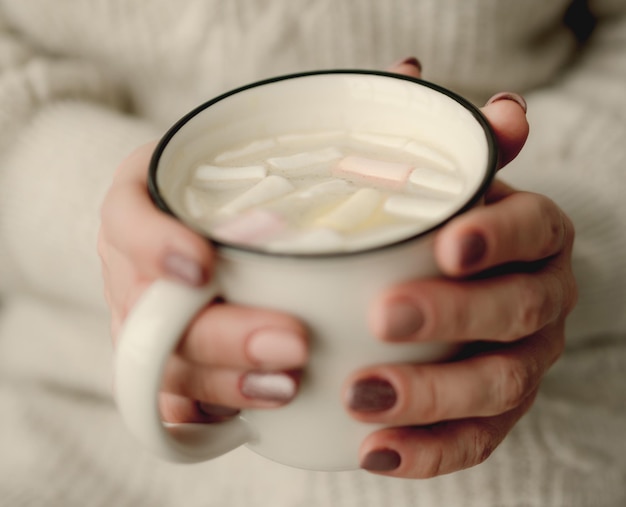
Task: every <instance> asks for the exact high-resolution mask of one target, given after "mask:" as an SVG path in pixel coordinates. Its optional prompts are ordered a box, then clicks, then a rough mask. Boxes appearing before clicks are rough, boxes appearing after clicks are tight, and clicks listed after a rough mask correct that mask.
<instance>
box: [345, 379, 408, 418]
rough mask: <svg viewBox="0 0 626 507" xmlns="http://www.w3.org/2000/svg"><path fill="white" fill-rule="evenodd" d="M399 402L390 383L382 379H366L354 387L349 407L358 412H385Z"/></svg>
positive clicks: (351, 391)
mask: <svg viewBox="0 0 626 507" xmlns="http://www.w3.org/2000/svg"><path fill="white" fill-rule="evenodd" d="M397 400H398V396H397V394H396V390H395V389H394V388H393V386H392V385H391V384H390V383H389V382H387V381H386V380H384V379H381V378H366V379H363V380H359V381H358V382H356V383H355V384H354V385H353V386H352V389H351V390H350V397H349V405H350V408H351V409H352V410H354V411H356V412H384V411H385V410H389V409H390V408H391V407H393V406H394V405H395V404H396V401H397Z"/></svg>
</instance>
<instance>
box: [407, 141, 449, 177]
mask: <svg viewBox="0 0 626 507" xmlns="http://www.w3.org/2000/svg"><path fill="white" fill-rule="evenodd" d="M404 151H406V152H407V153H410V154H411V155H414V156H416V157H418V158H419V159H421V160H423V161H424V162H427V163H430V164H433V165H435V166H437V167H439V168H441V169H444V170H445V171H449V172H455V171H456V165H455V164H454V162H452V160H450V159H449V158H448V157H446V156H445V155H444V154H442V153H441V152H439V151H437V150H435V149H434V148H430V147H428V146H426V145H425V144H422V143H419V142H417V141H410V142H409V143H408V144H407V145H406V146H405V147H404Z"/></svg>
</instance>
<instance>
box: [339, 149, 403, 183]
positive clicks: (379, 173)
mask: <svg viewBox="0 0 626 507" xmlns="http://www.w3.org/2000/svg"><path fill="white" fill-rule="evenodd" d="M412 170H413V167H412V166H411V165H410V164H403V163H399V162H386V161H383V160H375V159H371V158H365V157H358V156H352V155H351V156H347V157H344V158H343V159H341V160H340V161H339V163H338V164H337V165H336V166H335V167H334V168H333V175H334V176H343V177H345V178H349V179H354V178H360V179H366V180H370V181H371V183H372V184H373V185H377V186H380V187H388V188H399V187H401V186H403V185H404V184H405V183H406V181H407V180H408V178H409V174H410V173H411V171H412Z"/></svg>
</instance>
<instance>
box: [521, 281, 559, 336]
mask: <svg viewBox="0 0 626 507" xmlns="http://www.w3.org/2000/svg"><path fill="white" fill-rule="evenodd" d="M517 288H518V300H517V324H518V326H519V328H520V329H519V331H518V333H517V336H524V335H526V334H530V333H532V332H534V331H536V330H537V329H540V328H541V327H543V325H544V324H545V323H546V322H548V321H549V320H550V319H551V317H552V313H553V309H552V306H553V305H552V304H551V302H550V300H549V297H548V294H547V292H546V291H545V289H544V288H543V287H541V286H539V284H537V283H536V282H535V281H534V280H533V279H532V278H531V277H528V276H520V277H519V278H518V280H517Z"/></svg>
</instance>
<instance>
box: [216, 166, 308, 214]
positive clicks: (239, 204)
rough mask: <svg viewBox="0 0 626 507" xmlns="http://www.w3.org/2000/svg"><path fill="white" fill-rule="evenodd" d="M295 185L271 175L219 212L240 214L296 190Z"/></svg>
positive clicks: (280, 177)
mask: <svg viewBox="0 0 626 507" xmlns="http://www.w3.org/2000/svg"><path fill="white" fill-rule="evenodd" d="M294 188H295V187H294V186H293V184H292V183H291V182H290V181H289V180H287V179H286V178H283V177H282V176H276V175H271V176H268V177H267V178H264V179H262V180H261V181H259V182H258V183H257V184H256V185H254V186H253V187H251V188H249V189H248V190H246V191H245V192H243V193H242V194H240V195H238V196H237V197H235V198H234V199H233V200H232V201H230V202H228V203H226V204H225V205H224V206H222V207H221V208H220V209H219V210H217V212H218V213H220V214H233V213H238V212H240V211H242V210H245V209H247V208H251V207H252V206H256V205H257V204H261V203H264V202H267V201H270V200H272V199H275V198H276V197H280V196H281V195H285V194H288V193H289V192H291V191H293V190H294Z"/></svg>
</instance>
